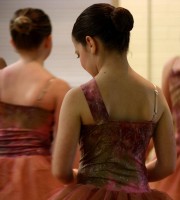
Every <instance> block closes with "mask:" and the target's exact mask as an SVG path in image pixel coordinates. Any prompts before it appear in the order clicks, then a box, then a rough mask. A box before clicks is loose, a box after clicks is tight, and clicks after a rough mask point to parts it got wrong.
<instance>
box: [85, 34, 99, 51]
mask: <svg viewBox="0 0 180 200" xmlns="http://www.w3.org/2000/svg"><path fill="white" fill-rule="evenodd" d="M86 44H87V47H88V48H89V49H90V51H91V53H92V54H95V53H96V51H97V43H96V41H95V39H94V38H92V37H91V36H86Z"/></svg>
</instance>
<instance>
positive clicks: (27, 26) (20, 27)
mask: <svg viewBox="0 0 180 200" xmlns="http://www.w3.org/2000/svg"><path fill="white" fill-rule="evenodd" d="M14 29H15V30H16V31H18V32H19V33H23V34H26V35H28V34H29V33H30V31H31V30H32V21H31V19H29V18H28V17H26V16H19V17H17V18H16V19H15V20H14Z"/></svg>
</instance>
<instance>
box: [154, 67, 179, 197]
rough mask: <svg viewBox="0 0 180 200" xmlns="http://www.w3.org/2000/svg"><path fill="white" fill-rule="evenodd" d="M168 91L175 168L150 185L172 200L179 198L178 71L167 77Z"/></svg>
mask: <svg viewBox="0 0 180 200" xmlns="http://www.w3.org/2000/svg"><path fill="white" fill-rule="evenodd" d="M169 91H170V95H171V102H172V116H173V119H174V124H175V134H176V150H177V161H176V170H175V172H174V173H173V174H172V175H170V176H168V177H167V178H165V179H163V180H161V181H158V182H153V183H151V187H152V188H157V189H158V190H161V191H165V192H167V193H168V194H169V195H170V196H171V197H172V198H173V200H180V95H179V93H180V71H176V72H175V71H174V70H172V71H171V74H170V77H169Z"/></svg>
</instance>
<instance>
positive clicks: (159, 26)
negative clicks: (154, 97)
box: [0, 0, 180, 86]
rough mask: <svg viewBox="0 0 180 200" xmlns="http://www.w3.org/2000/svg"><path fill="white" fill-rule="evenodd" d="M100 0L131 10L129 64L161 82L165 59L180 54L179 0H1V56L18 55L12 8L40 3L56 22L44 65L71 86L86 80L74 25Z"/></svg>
mask: <svg viewBox="0 0 180 200" xmlns="http://www.w3.org/2000/svg"><path fill="white" fill-rule="evenodd" d="M98 2H106V3H114V4H115V5H116V6H118V5H121V6H123V7H126V8H128V9H129V10H130V11H131V12H132V14H133V16H134V20H135V24H134V29H133V30H132V34H131V36H132V37H131V43H130V51H129V54H128V57H129V61H130V64H131V66H132V67H133V68H134V69H135V70H136V71H137V72H139V73H140V74H142V76H144V77H145V78H148V79H149V80H152V81H153V82H154V83H155V84H158V85H160V83H161V73H162V67H163V65H164V63H165V62H166V61H167V60H168V59H169V58H170V57H172V56H174V55H176V54H180V0H171V1H170V0H74V1H73V3H72V2H71V1H68V0H51V3H49V0H38V1H37V0H31V1H29V0H0V56H2V57H4V58H5V59H6V61H7V63H8V64H10V63H12V62H14V61H16V60H17V58H18V56H17V54H16V53H15V52H14V50H13V48H12V47H11V45H10V43H9V41H10V35H9V20H10V18H11V17H12V14H13V12H14V11H15V10H16V9H18V8H20V7H27V6H31V7H39V8H42V9H44V10H45V11H46V12H47V13H48V14H49V15H50V18H51V20H52V25H53V50H52V53H51V55H50V57H49V58H48V60H47V61H46V63H45V67H46V68H48V69H49V70H50V71H51V72H52V73H53V74H55V75H57V76H59V77H62V78H64V79H66V80H67V81H68V82H69V83H70V84H71V85H72V86H76V85H79V84H81V83H83V82H85V81H87V80H88V79H90V78H91V77H90V76H89V74H87V73H86V72H85V71H84V70H83V69H82V67H81V66H80V63H79V60H77V59H76V56H75V54H74V48H73V45H72V42H71V29H72V26H73V23H74V21H75V19H76V17H77V16H78V15H79V14H80V12H81V11H82V10H83V9H84V8H86V7H87V6H89V5H91V4H93V3H98Z"/></svg>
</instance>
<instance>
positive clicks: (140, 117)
mask: <svg viewBox="0 0 180 200" xmlns="http://www.w3.org/2000/svg"><path fill="white" fill-rule="evenodd" d="M96 82H97V85H98V88H99V90H100V93H101V95H102V98H103V101H104V103H105V106H106V109H107V111H108V114H109V116H110V118H111V120H113V121H139V122H142V121H151V120H153V118H154V111H155V109H156V108H155V107H156V106H157V105H158V113H157V119H158V118H159V117H160V116H161V114H162V111H163V106H162V104H161V103H160V101H159V100H158V99H159V97H156V93H155V92H156V90H159V89H158V88H157V87H156V86H155V85H153V84H152V83H150V82H149V81H147V80H145V79H144V78H142V77H141V76H139V75H138V74H136V73H135V72H134V71H132V72H130V73H129V75H128V76H126V77H123V78H122V77H120V78H119V79H117V78H116V79H114V80H113V79H112V80H111V79H109V77H107V78H106V77H103V78H101V77H100V76H99V77H98V76H97V78H96ZM155 101H157V102H155ZM84 106H85V107H84V109H85V112H83V113H84V115H83V116H84V117H83V119H84V123H85V124H88V123H93V119H92V117H91V114H90V111H89V109H88V106H87V105H86V103H84ZM85 113H89V114H88V117H87V114H85ZM157 119H156V120H157Z"/></svg>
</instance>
